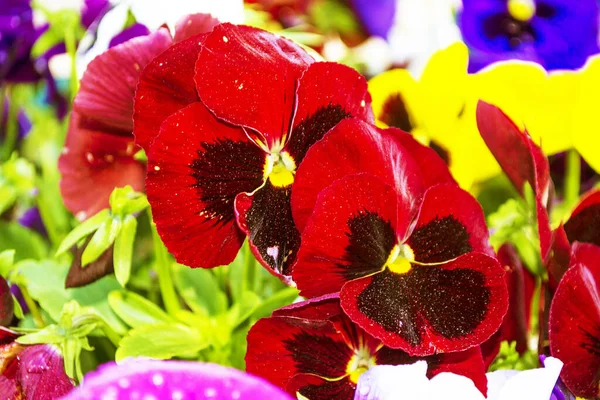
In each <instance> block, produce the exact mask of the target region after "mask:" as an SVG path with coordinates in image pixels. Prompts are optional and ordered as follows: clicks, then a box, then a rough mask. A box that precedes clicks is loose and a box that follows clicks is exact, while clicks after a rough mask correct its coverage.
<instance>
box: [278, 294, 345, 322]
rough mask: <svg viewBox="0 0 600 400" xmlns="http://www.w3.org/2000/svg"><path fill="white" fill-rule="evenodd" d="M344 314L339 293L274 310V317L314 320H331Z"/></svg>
mask: <svg viewBox="0 0 600 400" xmlns="http://www.w3.org/2000/svg"><path fill="white" fill-rule="evenodd" d="M341 315H343V311H342V308H341V307H340V297H339V295H338V294H337V293H335V294H328V295H325V296H321V297H317V298H314V299H310V300H306V301H303V302H300V303H294V304H290V305H289V306H286V307H282V308H280V309H278V310H275V311H273V316H274V317H295V318H305V319H312V320H323V321H325V320H331V319H332V318H337V317H339V316H341Z"/></svg>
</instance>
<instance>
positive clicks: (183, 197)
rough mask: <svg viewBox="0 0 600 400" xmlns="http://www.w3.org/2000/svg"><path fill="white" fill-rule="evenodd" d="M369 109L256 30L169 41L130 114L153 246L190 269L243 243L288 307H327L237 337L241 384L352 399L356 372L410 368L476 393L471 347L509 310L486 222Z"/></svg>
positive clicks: (429, 156)
mask: <svg viewBox="0 0 600 400" xmlns="http://www.w3.org/2000/svg"><path fill="white" fill-rule="evenodd" d="M370 102H371V99H370V95H369V93H368V91H367V84H366V81H365V79H364V78H363V77H362V76H360V75H359V74H358V73H356V72H355V71H353V70H351V69H349V68H348V67H345V66H342V65H340V64H336V63H330V62H317V61H315V60H314V59H313V58H312V57H310V56H309V55H308V54H307V53H306V52H305V51H304V50H303V49H301V48H300V47H298V46H297V45H295V44H294V43H292V42H290V41H288V40H286V39H283V38H280V37H277V36H274V35H273V34H270V33H267V32H265V31H262V30H259V29H255V28H250V27H246V26H235V25H230V24H221V25H217V26H216V27H215V28H214V29H213V30H212V32H210V33H207V34H200V35H196V36H192V37H190V38H189V39H186V40H184V41H182V42H179V43H176V44H175V45H173V46H172V47H170V48H169V49H168V50H166V51H165V52H163V53H162V54H160V55H159V56H157V57H156V58H155V59H154V60H152V61H151V62H150V63H149V64H148V65H147V66H146V67H145V68H144V69H143V70H142V72H141V75H140V81H139V84H138V87H137V90H136V95H135V102H134V114H133V116H134V129H133V132H134V135H135V140H136V143H138V144H139V145H140V146H142V147H143V148H144V149H145V150H146V154H147V157H148V166H147V178H146V190H147V193H148V200H149V202H150V205H151V208H152V213H153V217H154V221H155V223H156V226H157V229H158V232H159V233H160V235H161V237H162V239H163V241H164V242H165V244H166V246H167V248H168V249H169V250H170V251H171V252H172V253H173V255H174V256H175V257H176V259H177V260H178V261H179V262H181V263H183V264H186V265H189V266H192V267H204V268H207V267H215V266H219V265H224V264H228V263H229V262H231V261H232V260H233V259H234V258H235V256H236V254H237V252H238V251H239V249H240V247H241V245H242V243H243V241H244V239H245V238H247V239H248V241H249V244H250V248H251V249H252V252H253V253H254V255H255V256H256V258H257V259H258V260H259V262H260V263H261V264H262V265H263V266H264V267H265V268H267V269H268V270H269V272H271V273H272V274H274V275H276V276H278V277H280V278H281V279H282V281H284V282H285V283H287V284H289V285H297V287H298V288H299V289H300V293H301V295H303V296H305V297H307V298H320V296H328V297H327V299H328V300H327V301H326V302H325V303H322V302H321V301H318V300H316V301H313V300H309V302H308V303H306V304H304V305H303V306H301V309H302V310H304V309H306V314H305V313H304V311H302V312H300V311H298V312H295V311H290V312H287V311H281V317H280V316H279V314H277V313H276V314H275V315H274V316H273V317H271V319H268V320H265V321H261V322H259V323H258V324H257V325H256V326H255V327H254V328H252V330H251V332H250V336H249V349H248V355H247V358H246V360H247V364H248V369H249V370H250V371H253V372H255V373H257V374H260V375H262V376H264V377H266V378H267V379H269V380H271V381H272V382H273V383H275V384H277V385H279V386H281V387H283V388H284V389H286V390H288V391H289V392H290V393H292V394H293V393H295V392H300V393H306V394H307V397H309V398H313V399H318V398H331V397H330V396H332V395H333V394H336V395H339V396H341V397H340V398H352V396H353V392H354V388H355V385H356V383H357V379H358V376H359V375H360V373H361V372H363V371H365V370H366V369H368V368H369V367H370V366H372V365H375V364H381V363H383V364H404V363H409V362H411V361H412V360H415V359H416V358H415V357H417V358H425V359H426V360H429V362H430V365H431V368H430V372H431V374H435V371H437V370H440V369H441V370H452V368H453V365H454V364H457V363H458V364H460V365H462V364H463V363H464V364H465V365H467V367H465V368H466V369H465V371H470V374H471V375H472V376H473V379H474V381H476V382H477V384H478V387H479V388H480V389H481V391H482V392H485V380H484V379H483V378H482V375H483V373H484V371H485V370H484V367H483V361H482V358H481V352H480V351H479V345H480V344H481V343H482V342H484V341H485V340H486V339H488V338H489V337H490V336H491V335H492V334H493V333H494V332H495V331H496V330H497V329H498V327H499V326H500V324H501V322H502V319H503V316H504V314H505V313H506V309H507V306H508V301H507V291H506V283H505V280H504V270H503V269H502V267H501V266H500V264H499V263H498V261H497V260H496V258H495V254H494V252H493V250H492V249H491V247H490V246H489V243H488V239H489V238H488V232H487V227H486V225H485V219H484V216H483V212H482V210H481V207H480V206H479V204H478V203H477V201H476V200H475V199H474V198H473V197H472V196H471V195H470V194H468V193H467V192H465V191H464V190H462V189H460V188H459V187H458V185H457V184H456V183H455V181H454V180H453V178H452V177H451V175H450V173H449V171H448V168H447V166H446V164H445V163H444V162H443V160H442V159H441V158H439V156H438V155H437V154H436V153H435V152H434V151H433V150H431V149H429V148H427V147H424V146H423V145H421V144H419V143H418V142H417V141H415V140H414V139H413V138H412V136H410V134H408V133H406V132H403V131H401V130H398V129H394V128H391V129H387V130H382V129H379V128H377V127H375V126H374V125H373V114H372V111H371V108H370ZM331 296H334V297H331ZM330 308H331V310H329V309H330ZM323 309H324V310H325V311H323ZM294 310H295V309H294ZM327 310H329V311H327ZM312 325H314V327H313V326H312ZM327 332H328V333H327ZM266 338H270V339H266ZM268 340H274V341H275V342H276V343H277V344H276V347H277V348H278V349H281V350H278V351H277V352H274V353H273V354H274V355H273V357H275V358H276V359H280V360H281V362H282V363H284V364H285V367H283V366H282V367H281V368H285V369H286V371H287V372H286V373H285V374H283V376H282V374H281V371H280V368H279V367H277V366H276V365H275V364H274V363H269V362H266V359H265V357H264V354H263V352H264V351H266V349H264V348H263V347H264V346H266V342H267V341H268ZM325 342H327V343H330V345H331V346H329V345H325ZM382 346H383V347H382ZM324 349H327V353H322V351H325V350H324ZM269 351H270V352H273V350H272V346H269ZM456 352H466V353H464V354H463V355H460V354H462V353H460V354H459V353H456ZM310 353H320V354H323V357H329V358H331V359H328V360H312V361H311V360H310V359H305V358H306V357H307V356H306V355H303V354H310ZM261 354H263V355H261ZM333 360H337V361H336V363H335V365H332V364H331V362H330V361H333ZM459 370H460V368H459ZM332 382H335V384H333V383H332Z"/></svg>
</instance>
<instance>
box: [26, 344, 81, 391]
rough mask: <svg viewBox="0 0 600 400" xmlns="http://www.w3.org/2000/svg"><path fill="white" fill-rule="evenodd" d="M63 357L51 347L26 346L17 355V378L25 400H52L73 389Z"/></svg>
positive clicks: (43, 345)
mask: <svg viewBox="0 0 600 400" xmlns="http://www.w3.org/2000/svg"><path fill="white" fill-rule="evenodd" d="M64 368H65V367H64V361H63V357H62V355H61V354H60V351H59V350H58V348H56V347H55V346H53V345H47V344H39V345H33V346H27V347H26V348H25V349H24V350H23V351H22V352H21V353H20V354H19V371H18V377H17V379H18V380H19V384H20V386H21V390H22V391H23V394H24V397H25V398H26V399H36V400H54V399H58V398H60V397H61V396H64V395H65V394H67V393H68V392H69V391H71V389H73V388H74V387H75V384H74V383H73V381H72V380H71V379H70V378H69V377H68V376H67V374H66V373H65V369H64Z"/></svg>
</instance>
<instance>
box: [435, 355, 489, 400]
mask: <svg viewBox="0 0 600 400" xmlns="http://www.w3.org/2000/svg"><path fill="white" fill-rule="evenodd" d="M430 358H431V360H430ZM428 363H429V369H428V371H427V375H428V376H429V377H434V376H436V375H438V374H441V373H443V372H451V373H453V374H456V375H462V376H465V377H467V378H469V379H470V380H472V381H473V383H474V384H475V386H476V387H477V389H479V391H480V392H481V393H482V394H483V395H484V396H485V395H486V394H487V378H486V376H485V371H486V370H487V368H486V366H485V365H484V360H483V356H482V354H481V349H480V348H479V346H475V347H473V348H470V349H468V350H465V351H457V352H453V353H443V354H436V355H433V356H429V357H428Z"/></svg>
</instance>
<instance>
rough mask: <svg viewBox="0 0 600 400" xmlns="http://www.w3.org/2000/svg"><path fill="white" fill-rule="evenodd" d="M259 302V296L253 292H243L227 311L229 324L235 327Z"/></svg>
mask: <svg viewBox="0 0 600 400" xmlns="http://www.w3.org/2000/svg"><path fill="white" fill-rule="evenodd" d="M259 304H260V297H258V295H257V294H256V293H254V292H244V293H242V296H241V297H240V300H239V302H237V303H235V304H234V305H233V306H232V307H231V308H230V309H229V312H228V319H229V325H230V326H231V327H232V328H234V329H235V328H236V327H237V326H239V325H240V324H242V323H243V322H244V321H245V320H246V319H248V318H249V317H250V315H252V313H253V312H254V310H255V309H256V307H258V305H259Z"/></svg>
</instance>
